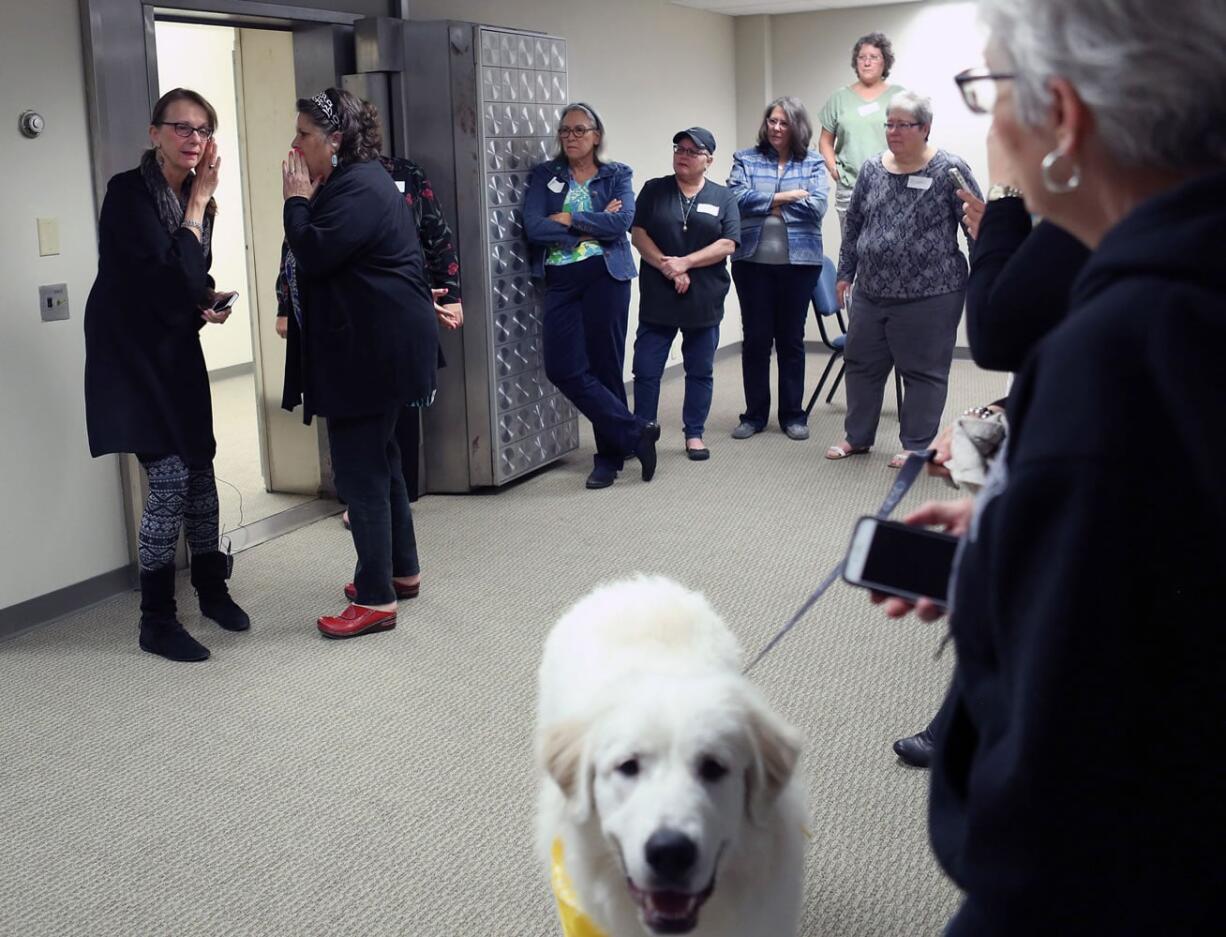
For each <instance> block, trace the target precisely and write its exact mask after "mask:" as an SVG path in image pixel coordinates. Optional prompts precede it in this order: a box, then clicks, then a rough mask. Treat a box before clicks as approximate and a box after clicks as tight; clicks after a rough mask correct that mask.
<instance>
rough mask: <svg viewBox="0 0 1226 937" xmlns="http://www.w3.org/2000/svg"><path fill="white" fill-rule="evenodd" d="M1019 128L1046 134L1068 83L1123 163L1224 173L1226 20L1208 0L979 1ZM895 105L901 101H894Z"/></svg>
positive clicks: (1225, 163)
mask: <svg viewBox="0 0 1226 937" xmlns="http://www.w3.org/2000/svg"><path fill="white" fill-rule="evenodd" d="M980 10H981V14H982V16H983V20H984V22H985V23H986V24H987V26H988V28H989V29H990V30H991V40H990V42H991V45H992V47H993V48H995V49H998V50H999V51H1001V52H1002V53H1003V54H1004V55H1005V56H1006V57H1007V58H1008V60H1009V63H1008V67H1009V68H1010V69H1011V70H1012V71H1014V72H1015V73H1016V78H1015V79H1014V84H1013V95H1014V101H1015V102H1016V107H1017V115H1018V118H1019V120H1021V122H1022V123H1023V124H1025V125H1027V126H1030V127H1037V126H1039V125H1040V124H1041V123H1042V122H1043V120H1044V117H1045V115H1046V113H1047V110H1048V108H1049V107H1050V105H1051V90H1050V82H1051V80H1052V79H1053V78H1064V79H1065V80H1067V81H1068V82H1069V83H1070V84H1071V85H1072V86H1073V87H1074V88H1076V89H1077V94H1078V95H1079V96H1080V97H1081V99H1082V100H1083V101H1084V102H1085V103H1086V106H1087V107H1089V109H1090V110H1091V111H1092V112H1093V114H1094V121H1095V123H1096V125H1097V127H1098V137H1099V139H1100V140H1101V142H1102V145H1103V146H1104V147H1105V148H1106V149H1107V150H1108V151H1109V152H1110V153H1111V154H1112V155H1113V156H1114V157H1115V158H1116V159H1117V160H1118V161H1119V162H1120V163H1121V164H1122V165H1125V166H1131V167H1145V168H1149V169H1165V170H1173V171H1176V172H1185V171H1189V170H1198V169H1207V168H1212V167H1221V166H1226V113H1224V112H1223V106H1222V102H1223V101H1226V68H1224V67H1223V64H1222V62H1223V51H1222V50H1223V49H1226V16H1224V15H1223V12H1222V5H1221V3H1220V2H1218V3H1215V2H1206V0H1163V2H1161V3H1158V2H1156V0H1077V2H1075V3H1070V2H1068V0H982V3H981V5H980ZM895 100H897V99H895Z"/></svg>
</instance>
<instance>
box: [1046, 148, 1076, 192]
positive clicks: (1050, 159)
mask: <svg viewBox="0 0 1226 937" xmlns="http://www.w3.org/2000/svg"><path fill="white" fill-rule="evenodd" d="M1065 155H1066V154H1064V153H1061V152H1060V151H1059V150H1052V151H1051V152H1050V153H1048V154H1047V155H1046V156H1044V157H1043V166H1042V175H1043V187H1044V188H1045V189H1047V191H1048V192H1051V193H1052V194H1053V195H1064V194H1066V193H1068V192H1072V191H1073V190H1074V189H1076V188H1077V186H1079V185H1081V170H1080V169H1078V168H1077V164H1076V163H1073V164H1072V169H1071V171H1070V172H1069V176H1068V179H1067V181H1065V182H1060V181H1059V180H1057V179H1055V178H1053V177H1052V174H1051V171H1052V169H1053V168H1055V165H1056V163H1058V162H1059V161H1060V160H1061V159H1063V158H1064V157H1065Z"/></svg>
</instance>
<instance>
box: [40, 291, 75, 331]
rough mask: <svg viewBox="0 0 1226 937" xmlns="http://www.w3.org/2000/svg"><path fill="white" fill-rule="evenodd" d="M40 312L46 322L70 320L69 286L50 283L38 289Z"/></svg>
mask: <svg viewBox="0 0 1226 937" xmlns="http://www.w3.org/2000/svg"><path fill="white" fill-rule="evenodd" d="M38 311H39V312H40V313H41V314H42V317H43V321H44V322H55V321H57V320H59V319H67V318H68V284H67V283H50V284H48V285H47V286H40V287H39V288H38Z"/></svg>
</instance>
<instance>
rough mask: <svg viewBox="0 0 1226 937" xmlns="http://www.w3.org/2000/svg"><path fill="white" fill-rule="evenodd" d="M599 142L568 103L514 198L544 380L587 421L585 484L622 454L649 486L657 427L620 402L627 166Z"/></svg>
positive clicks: (601, 481)
mask: <svg viewBox="0 0 1226 937" xmlns="http://www.w3.org/2000/svg"><path fill="white" fill-rule="evenodd" d="M603 144H604V124H603V123H602V122H601V120H600V117H599V116H598V115H597V114H596V111H595V110H594V109H593V108H592V107H591V106H590V105H588V104H583V103H581V102H575V103H573V104H570V105H568V106H567V107H566V109H565V110H564V111H563V112H562V119H561V121H560V122H559V126H558V152H557V155H556V156H555V157H554V158H553V159H551V160H548V161H546V162H544V163H541V164H540V165H538V166H536V168H534V169H533V170H532V176H531V177H530V179H529V180H528V189H527V191H526V192H525V193H524V232H525V234H526V235H527V238H528V243H529V246H530V247H531V251H532V275H533V277H534V278H537V279H543V280H544V281H545V299H544V306H545V317H544V323H543V325H542V337H541V338H542V346H543V349H544V355H545V374H546V376H547V377H548V378H549V380H551V381H552V382H553V383H554V384H555V385H556V386H557V388H558V390H560V391H561V392H562V393H563V394H564V395H565V396H566V398H567V399H568V400H570V402H571V403H573V404H574V405H575V406H576V407H577V408H578V409H579V412H580V413H582V414H583V415H584V416H585V417H587V418H588V419H589V420H591V421H592V429H593V431H594V433H595V436H596V455H595V457H594V458H593V467H592V472H591V474H590V475H588V477H587V487H588V488H608V487H609V486H610V485H612V484H613V482H614V480H615V479H616V478H617V473H618V472H619V471H620V470H621V468H622V465H623V462H624V460H625V458H626V456H631V455H633V456H636V457H637V458H638V460H639V464H640V466H641V467H642V473H643V481H651V478H652V476H653V475H654V474H655V470H656V440H658V439H659V438H660V427H659V426H658V425H657V424H656V423H654V422H652V423H649V422H647V421H645V420H641V419H639V418H638V417H636V416H635V415H634V414H633V413H631V412H630V409H629V407H628V406H627V402H626V385H625V380H624V377H623V375H624V366H625V360H626V328H627V325H628V320H629V315H630V281H631V280H632V279H633V278H634V275H635V269H634V260H633V259H632V258H631V256H630V241H629V239H628V237H627V233H628V232H629V230H630V224H631V222H632V221H633V220H634V188H633V183H632V172H631V170H630V167H629V166H626V165H624V164H622V163H614V162H604V161H603V160H601V159H600V151H601V149H602V147H603ZM597 206H600V207H597Z"/></svg>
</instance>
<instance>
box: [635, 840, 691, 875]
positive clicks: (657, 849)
mask: <svg viewBox="0 0 1226 937" xmlns="http://www.w3.org/2000/svg"><path fill="white" fill-rule="evenodd" d="M646 854H647V864H648V865H649V866H651V870H652V871H653V872H655V873H656V875H658V876H660V878H662V879H664V880H666V881H669V882H682V881H684V879H685V877H686V876H687V875H688V874H689V871H690V869H691V868H693V867H694V861H695V860H696V859H697V858H698V845H697V844H696V843H695V842H694V841H693V840H692V839H690V838H689V837H688V836H686V835H685V834H684V833H679V832H677V831H676V830H656V831H655V832H654V833H652V834H651V838H650V839H648V840H647V848H646Z"/></svg>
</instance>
